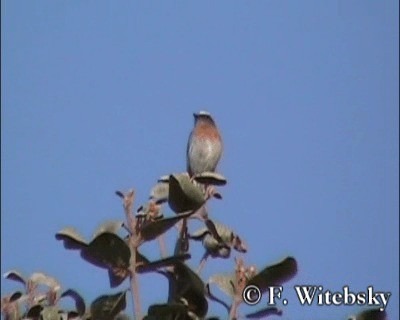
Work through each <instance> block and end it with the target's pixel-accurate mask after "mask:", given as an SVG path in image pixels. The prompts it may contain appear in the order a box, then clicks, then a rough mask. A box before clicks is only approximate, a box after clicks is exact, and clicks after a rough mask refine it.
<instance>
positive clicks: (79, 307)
mask: <svg viewBox="0 0 400 320" xmlns="http://www.w3.org/2000/svg"><path fill="white" fill-rule="evenodd" d="M63 297H71V298H72V299H73V300H74V301H75V308H76V311H77V312H78V314H79V315H80V316H82V315H83V314H84V313H85V311H86V305H85V300H84V299H83V298H82V296H81V295H80V294H79V293H78V292H76V291H75V290H73V289H68V290H65V291H64V292H63V293H62V294H61V298H63Z"/></svg>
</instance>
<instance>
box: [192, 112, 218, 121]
mask: <svg viewBox="0 0 400 320" xmlns="http://www.w3.org/2000/svg"><path fill="white" fill-rule="evenodd" d="M193 116H194V123H197V121H204V122H211V123H213V124H214V119H213V118H212V117H211V114H210V113H209V112H208V111H199V112H197V113H193Z"/></svg>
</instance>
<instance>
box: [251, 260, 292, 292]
mask: <svg viewBox="0 0 400 320" xmlns="http://www.w3.org/2000/svg"><path fill="white" fill-rule="evenodd" d="M296 273H297V262H296V260H295V259H294V258H292V257H288V258H286V259H284V260H283V261H281V262H279V263H277V264H275V265H272V266H268V267H266V268H264V269H263V270H262V271H260V272H259V273H258V274H256V275H255V276H254V277H252V278H251V279H250V280H249V281H248V283H247V285H256V286H257V287H258V288H259V289H260V290H261V292H265V291H266V290H267V289H268V287H271V286H279V285H281V284H282V283H284V282H286V281H288V280H290V279H291V278H293V277H294V276H295V275H296Z"/></svg>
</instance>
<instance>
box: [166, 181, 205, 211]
mask: <svg viewBox="0 0 400 320" xmlns="http://www.w3.org/2000/svg"><path fill="white" fill-rule="evenodd" d="M205 201H206V199H205V195H204V193H203V189H202V187H201V186H199V185H195V184H194V183H193V182H192V181H191V180H190V178H189V176H188V175H187V174H186V173H185V174H175V175H173V174H172V175H170V177H169V193H168V204H169V206H170V207H171V209H172V210H173V211H174V212H175V213H181V212H185V211H194V210H197V209H198V208H200V207H201V206H202V205H203V204H204V203H205Z"/></svg>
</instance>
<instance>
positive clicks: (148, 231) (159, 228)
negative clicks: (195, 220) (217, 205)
mask: <svg viewBox="0 0 400 320" xmlns="http://www.w3.org/2000/svg"><path fill="white" fill-rule="evenodd" d="M191 214H192V212H187V213H182V214H179V215H176V216H174V217H169V218H163V219H159V220H155V221H148V222H147V223H145V224H144V225H143V226H142V228H141V229H140V237H141V239H142V240H143V241H150V240H153V239H155V238H157V237H158V236H159V235H161V234H163V233H164V232H166V231H167V230H168V229H170V228H171V227H173V226H174V225H175V223H177V222H178V221H179V220H181V219H183V218H187V217H188V216H190V215H191Z"/></svg>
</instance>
